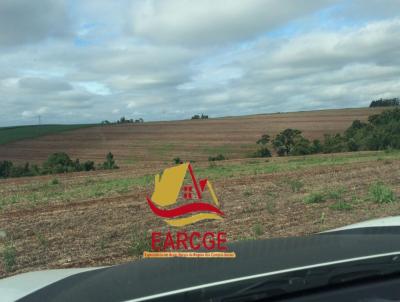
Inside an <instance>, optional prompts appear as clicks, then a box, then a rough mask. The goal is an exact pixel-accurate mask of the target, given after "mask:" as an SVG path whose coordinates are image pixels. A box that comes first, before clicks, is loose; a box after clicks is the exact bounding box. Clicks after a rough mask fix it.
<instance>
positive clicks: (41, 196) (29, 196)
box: [0, 175, 154, 208]
mask: <svg viewBox="0 0 400 302" xmlns="http://www.w3.org/2000/svg"><path fill="white" fill-rule="evenodd" d="M153 181H154V176H153V175H145V176H141V177H135V178H119V179H91V178H89V179H86V180H85V181H83V182H80V183H72V184H68V185H67V184H65V185H63V184H53V182H52V181H50V182H46V183H30V184H27V185H20V186H18V188H17V191H14V192H12V193H11V194H2V195H1V196H0V208H2V207H5V206H7V205H11V204H30V205H33V206H35V205H37V204H40V203H49V202H69V201H74V200H86V199H94V198H100V197H109V196H116V195H120V194H124V193H128V192H130V191H132V190H134V189H135V188H137V187H143V186H145V185H147V184H151V185H152V183H153Z"/></svg>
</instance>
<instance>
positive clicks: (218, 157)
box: [208, 154, 226, 161]
mask: <svg viewBox="0 0 400 302" xmlns="http://www.w3.org/2000/svg"><path fill="white" fill-rule="evenodd" d="M225 159H226V158H225V156H223V155H222V154H218V155H217V156H210V157H208V161H217V160H225Z"/></svg>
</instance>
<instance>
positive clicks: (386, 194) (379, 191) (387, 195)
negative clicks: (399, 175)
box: [369, 182, 396, 203]
mask: <svg viewBox="0 0 400 302" xmlns="http://www.w3.org/2000/svg"><path fill="white" fill-rule="evenodd" d="M369 195H370V198H371V199H372V200H373V201H375V202H378V203H389V202H394V201H395V200H396V196H395V195H394V192H393V191H392V189H390V188H389V187H388V186H386V185H384V184H383V183H381V182H376V183H374V184H372V185H371V186H370V187H369Z"/></svg>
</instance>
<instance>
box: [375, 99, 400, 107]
mask: <svg viewBox="0 0 400 302" xmlns="http://www.w3.org/2000/svg"><path fill="white" fill-rule="evenodd" d="M391 106H400V100H399V98H392V99H379V100H375V101H372V102H371V104H370V105H369V107H391Z"/></svg>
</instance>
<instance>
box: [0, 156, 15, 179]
mask: <svg viewBox="0 0 400 302" xmlns="http://www.w3.org/2000/svg"><path fill="white" fill-rule="evenodd" d="M12 167H13V163H12V162H11V161H9V160H3V161H0V177H2V178H7V177H10V176H11V170H12Z"/></svg>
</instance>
